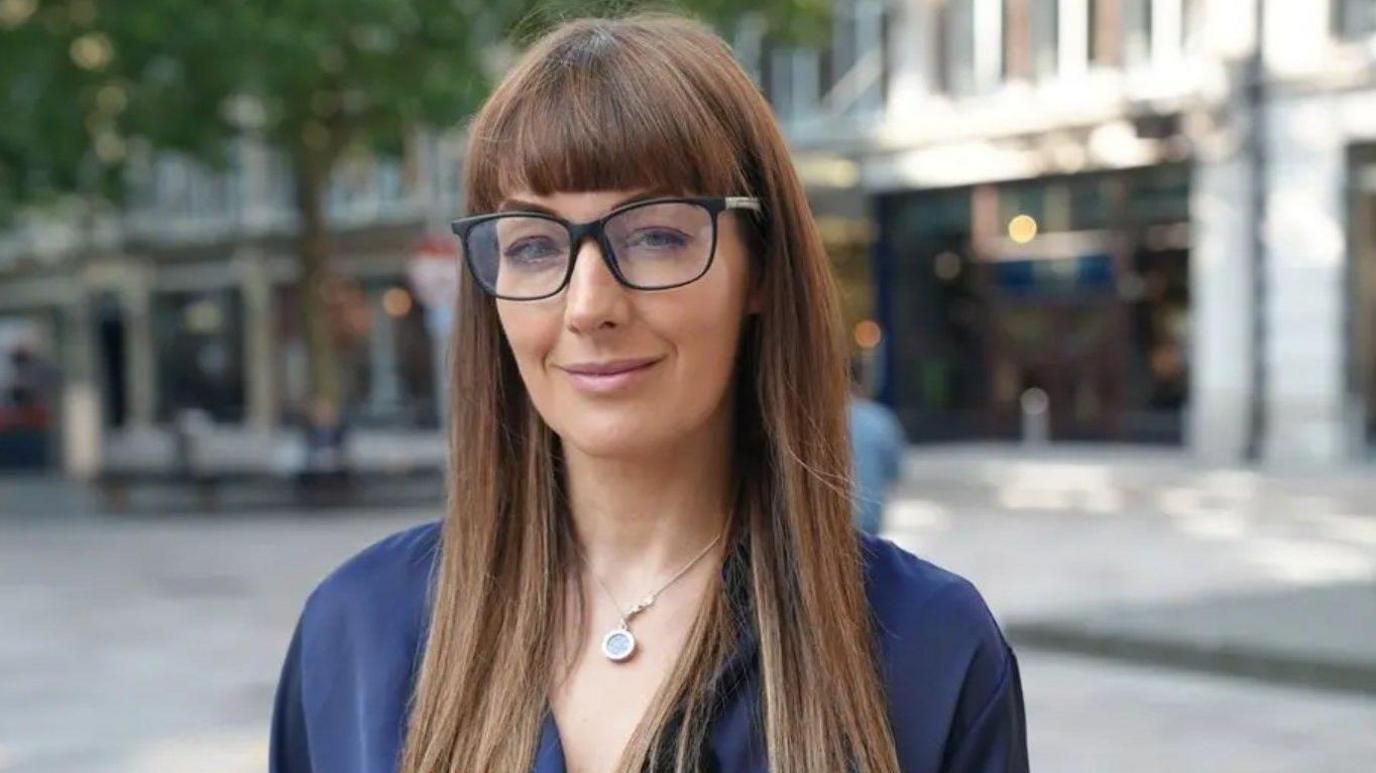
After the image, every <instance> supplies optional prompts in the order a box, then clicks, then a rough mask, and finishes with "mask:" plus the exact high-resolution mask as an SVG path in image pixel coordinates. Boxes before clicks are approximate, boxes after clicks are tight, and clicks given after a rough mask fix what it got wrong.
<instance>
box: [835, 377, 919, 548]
mask: <svg viewBox="0 0 1376 773" xmlns="http://www.w3.org/2000/svg"><path fill="white" fill-rule="evenodd" d="M863 375H864V373H863V368H862V366H861V363H860V361H859V360H858V359H856V360H853V361H852V362H851V396H850V411H849V413H850V452H851V464H852V465H853V467H854V475H853V477H852V486H853V489H852V493H851V496H852V498H853V501H854V503H855V518H856V525H857V526H859V527H860V529H862V530H863V531H865V532H867V533H869V534H878V533H879V532H880V530H881V529H882V528H883V526H884V508H885V506H886V505H887V504H888V499H889V490H890V489H891V488H892V487H893V484H894V483H896V482H897V481H898V478H899V475H900V474H901V473H902V466H903V452H904V450H905V449H906V448H907V440H906V438H904V436H903V425H901V424H899V423H898V417H897V416H895V415H894V412H893V411H891V410H889V408H888V406H885V405H884V404H882V403H879V402H876V401H875V400H871V399H870V398H869V397H868V396H867V395H866V393H865V388H864V380H863V378H862V377H863Z"/></svg>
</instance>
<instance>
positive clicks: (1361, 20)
mask: <svg viewBox="0 0 1376 773" xmlns="http://www.w3.org/2000/svg"><path fill="white" fill-rule="evenodd" d="M1333 32H1334V34H1335V35H1336V36H1337V37H1339V38H1345V39H1348V40H1352V39H1356V38H1365V37H1369V36H1371V35H1373V34H1376V0H1333Z"/></svg>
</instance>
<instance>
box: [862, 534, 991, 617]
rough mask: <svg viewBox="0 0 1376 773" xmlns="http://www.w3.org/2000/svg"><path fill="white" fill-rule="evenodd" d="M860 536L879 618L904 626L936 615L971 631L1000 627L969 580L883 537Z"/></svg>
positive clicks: (868, 589) (867, 581)
mask: <svg viewBox="0 0 1376 773" xmlns="http://www.w3.org/2000/svg"><path fill="white" fill-rule="evenodd" d="M859 539H860V552H861V558H862V560H863V562H864V567H865V585H866V592H867V593H868V595H869V598H870V605H871V607H872V608H873V610H874V612H875V614H876V616H877V617H878V620H877V622H879V623H881V624H883V625H884V626H885V627H891V628H896V629H898V630H903V629H906V628H908V627H911V626H913V625H914V624H917V623H930V622H932V621H933V619H935V620H938V621H940V622H941V623H943V626H944V627H956V628H959V629H962V630H967V631H969V632H970V633H971V634H979V635H988V634H991V633H997V632H998V626H997V624H996V623H995V622H994V619H993V615H992V614H991V613H990V611H989V607H988V605H987V604H986V603H985V601H984V597H983V596H981V595H980V592H979V591H978V590H977V589H976V588H975V586H974V585H973V584H972V583H971V582H970V581H969V580H967V579H965V578H964V577H961V576H960V575H958V574H956V573H954V572H951V571H948V570H946V569H943V568H941V567H939V566H937V565H936V564H933V563H931V562H929V561H925V560H923V559H921V558H918V557H917V556H915V555H913V554H912V553H909V552H908V551H906V550H904V549H903V548H900V547H899V546H897V545H895V544H894V543H892V542H890V541H889V540H887V539H884V538H882V537H876V536H874V535H872V534H863V533H862V534H860V535H859Z"/></svg>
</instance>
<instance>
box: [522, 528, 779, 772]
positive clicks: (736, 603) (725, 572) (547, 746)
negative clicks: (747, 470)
mask: <svg viewBox="0 0 1376 773" xmlns="http://www.w3.org/2000/svg"><path fill="white" fill-rule="evenodd" d="M749 562H750V553H749V543H748V542H746V541H745V540H744V538H741V539H738V540H736V541H735V544H733V545H732V546H731V550H730V553H728V555H727V558H726V560H725V561H723V562H722V568H721V573H722V580H723V581H724V582H725V584H726V593H727V598H728V600H729V602H730V606H731V613H732V615H733V616H734V618H735V620H736V622H737V624H738V630H739V632H740V638H739V639H738V640H737V642H736V647H735V649H733V650H732V651H731V654H730V655H728V656H727V657H726V659H725V660H724V661H722V664H721V667H720V668H718V669H717V673H716V674H715V675H714V676H713V677H712V680H711V683H710V684H711V687H709V689H710V690H711V691H712V692H713V693H715V694H716V695H715V696H714V700H713V703H714V704H716V705H718V706H725V705H728V702H729V701H730V700H731V699H732V698H734V697H735V696H736V692H737V691H738V690H739V689H740V688H741V686H742V685H743V684H744V683H745V681H746V680H745V679H744V678H743V677H744V672H745V671H746V670H747V669H748V667H749V665H750V664H751V662H752V661H753V659H754V657H755V653H756V651H757V650H758V649H759V638H758V632H757V631H756V630H755V619H754V614H753V605H752V603H751V599H750V585H749V573H748V572H747V571H745V570H746V569H747V568H748V567H749ZM733 570H735V571H734V572H733ZM711 741H712V738H711V731H710V730H709V736H708V743H709V745H710V744H711ZM567 771H568V765H567V761H566V760H565V758H564V740H563V736H562V735H560V733H559V724H558V722H556V721H555V719H554V708H553V705H552V704H551V703H550V700H549V697H548V696H546V698H545V714H544V719H543V721H542V722H541V724H540V741H539V745H538V746H537V747H536V751H535V763H534V769H533V771H532V773H567Z"/></svg>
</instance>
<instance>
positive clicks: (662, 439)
mask: <svg viewBox="0 0 1376 773" xmlns="http://www.w3.org/2000/svg"><path fill="white" fill-rule="evenodd" d="M667 418H668V417H667V416H665V415H664V413H663V412H660V413H658V414H657V415H650V416H645V415H631V416H609V417H591V416H584V417H580V418H579V419H576V420H574V421H571V422H568V423H566V424H564V425H563V426H562V427H560V428H558V429H556V430H555V432H556V434H558V435H559V439H560V441H562V442H563V443H564V445H565V446H572V447H573V448H576V449H578V451H579V452H581V453H583V454H586V455H588V456H591V457H596V458H601V459H616V458H633V457H642V458H643V457H645V456H648V455H650V454H653V453H654V452H655V451H656V450H658V449H662V448H664V447H665V446H667V445H672V444H673V442H674V439H675V438H679V437H682V436H683V434H684V432H685V431H686V430H685V429H684V428H680V427H674V426H669V422H667V421H665V419H667Z"/></svg>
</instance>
